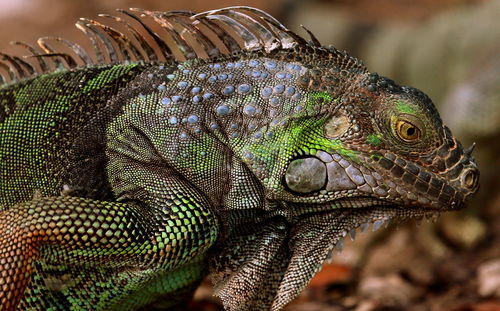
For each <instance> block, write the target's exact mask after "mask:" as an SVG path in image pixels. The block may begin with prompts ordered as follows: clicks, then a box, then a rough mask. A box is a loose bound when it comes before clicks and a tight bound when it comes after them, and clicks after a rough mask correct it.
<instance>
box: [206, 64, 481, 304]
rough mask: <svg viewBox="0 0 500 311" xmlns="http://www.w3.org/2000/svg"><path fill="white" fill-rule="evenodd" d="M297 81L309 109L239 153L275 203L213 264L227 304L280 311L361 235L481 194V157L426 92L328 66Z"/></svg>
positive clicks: (276, 122) (284, 117)
mask: <svg viewBox="0 0 500 311" xmlns="http://www.w3.org/2000/svg"><path fill="white" fill-rule="evenodd" d="M284 67H287V66H286V65H285V66H284ZM304 67H305V66H304ZM339 71H340V73H339ZM343 72H344V73H343ZM339 76H342V77H343V79H340V78H339ZM297 80H298V84H299V85H302V86H303V88H302V89H301V90H300V91H301V92H302V93H301V94H302V96H301V99H300V100H299V101H297V102H296V103H293V105H289V106H288V107H287V108H288V111H286V110H283V111H284V113H282V114H281V115H280V114H278V115H276V116H275V117H274V119H273V120H272V121H271V122H270V124H267V125H266V126H263V127H262V128H261V129H262V130H261V131H260V132H259V131H258V130H256V131H257V134H258V136H257V137H258V139H257V140H256V139H253V140H249V142H247V143H246V144H244V148H242V150H241V153H240V154H241V157H242V159H243V160H244V162H246V164H247V165H248V167H250V168H251V169H252V170H253V173H254V174H255V176H257V178H258V179H259V180H260V182H261V184H262V185H263V186H264V188H265V195H266V199H267V200H268V201H269V202H277V203H276V204H275V205H274V207H272V208H270V209H269V210H267V211H266V212H262V213H261V214H259V215H260V216H258V217H257V219H259V221H261V222H260V223H257V224H253V225H252V226H251V228H250V229H249V230H250V232H251V233H250V234H248V233H242V232H244V230H243V231H240V229H238V230H237V231H235V232H237V234H236V236H233V237H232V238H231V239H230V241H229V242H228V243H227V244H226V245H225V251H224V252H221V254H222V255H221V256H220V257H218V258H217V259H216V260H215V262H216V264H215V268H214V271H217V273H219V274H218V277H216V278H215V280H216V284H217V286H216V290H217V293H218V295H219V296H220V297H222V298H223V300H224V301H225V303H226V304H227V305H231V304H232V303H235V304H236V303H238V304H240V303H241V301H251V303H252V304H253V306H254V305H255V304H256V303H261V304H262V306H263V308H264V309H265V308H269V307H270V308H271V310H279V309H280V308H282V307H283V306H284V305H286V304H287V303H288V302H289V301H291V300H292V299H293V298H294V297H296V296H297V295H298V293H299V292H300V291H301V290H302V289H303V288H304V287H305V286H306V284H307V282H308V281H309V280H310V279H311V278H312V277H313V275H314V274H315V273H316V272H317V271H318V270H319V269H320V268H321V266H322V264H323V262H324V261H325V259H327V258H329V257H330V256H331V254H332V252H333V250H334V249H335V248H341V247H342V241H343V238H344V237H345V236H346V235H348V234H349V235H351V237H354V236H355V232H356V229H357V228H365V227H367V226H368V224H370V223H373V226H374V229H376V228H378V227H380V225H381V224H383V223H384V222H385V221H388V220H396V221H399V220H402V219H406V218H410V217H423V216H429V217H433V216H435V215H438V214H439V213H440V212H441V211H445V210H452V209H458V208H461V207H463V206H464V204H465V202H466V201H467V200H468V199H469V198H470V197H471V195H473V194H474V193H475V192H476V191H477V189H478V177H479V172H478V169H477V166H476V163H475V161H474V159H473V158H472V156H471V152H472V148H469V149H464V148H463V147H462V145H461V144H460V143H459V142H458V141H457V139H455V138H454V137H453V136H452V134H451V132H450V130H449V129H448V128H447V127H446V126H444V125H443V123H442V121H441V119H440V117H439V114H438V112H437V110H436V108H435V107H434V105H433V103H432V102H431V100H430V99H429V98H428V97H427V96H426V95H425V94H423V93H422V92H420V91H418V90H416V89H414V88H410V87H404V86H398V85H396V84H395V83H394V82H392V81H391V80H389V79H386V78H381V77H379V76H378V75H376V74H370V73H368V72H367V71H363V70H358V69H357V68H354V69H353V70H351V71H348V70H342V69H341V70H338V68H333V69H330V68H328V66H327V65H323V66H316V67H314V66H310V67H309V68H307V69H304V70H302V71H301V76H299V77H298V78H297ZM254 135H255V134H254ZM240 145H243V144H240ZM266 213H267V214H266ZM245 215H246V214H243V216H242V217H239V218H238V219H242V218H244V217H245ZM265 215H267V216H265ZM240 227H244V224H242V225H239V226H238V228H240ZM249 284H251V286H250V285H249ZM242 289H243V290H242ZM234 297H246V298H245V299H243V298H238V299H235V298H234Z"/></svg>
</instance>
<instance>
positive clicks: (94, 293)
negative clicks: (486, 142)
mask: <svg viewBox="0 0 500 311" xmlns="http://www.w3.org/2000/svg"><path fill="white" fill-rule="evenodd" d="M120 12H122V13H123V14H124V16H123V18H120V17H114V16H110V15H105V17H107V18H109V19H112V20H113V21H114V23H116V24H122V25H123V29H125V30H126V31H125V32H126V33H128V35H125V34H123V32H119V31H118V30H116V29H114V28H111V27H109V26H106V25H104V24H101V23H99V22H97V21H93V20H87V19H82V20H81V21H79V22H78V23H77V26H78V28H80V29H81V30H82V31H84V32H85V33H86V34H87V35H88V37H89V38H90V40H91V43H92V45H93V47H94V54H95V55H93V56H90V55H89V53H87V52H86V51H85V50H84V49H83V48H81V47H80V46H79V45H77V44H75V43H72V42H70V41H67V40H64V39H61V38H41V39H40V40H39V41H38V45H39V48H35V47H32V46H29V45H26V44H23V43H19V44H20V45H21V46H23V47H24V48H26V49H27V50H28V52H29V53H30V57H29V58H24V59H23V58H20V57H15V56H9V55H6V54H0V58H1V62H0V70H1V72H3V75H1V76H2V77H3V82H2V84H1V85H0V178H1V179H0V304H1V307H0V310H137V309H139V308H168V307H175V306H178V305H179V304H181V303H182V302H183V301H184V302H185V301H186V300H187V299H188V298H189V296H190V295H191V294H192V292H193V290H194V289H195V288H196V286H197V285H198V284H199V282H200V280H201V279H202V278H203V277H204V276H206V275H207V274H209V273H210V274H211V275H212V279H213V281H214V285H215V291H216V294H217V295H218V296H220V297H221V298H222V300H223V303H224V305H225V308H226V309H228V310H269V309H270V310H280V309H282V308H283V307H284V306H285V305H286V304H287V303H289V302H290V301H291V300H292V299H294V297H296V296H297V295H298V294H299V293H300V291H301V290H302V289H304V287H305V286H306V284H307V282H308V281H309V280H310V279H311V278H312V277H313V276H314V274H315V273H316V272H317V271H318V270H319V268H320V267H321V265H322V263H323V262H324V261H325V260H326V259H327V258H328V257H329V255H330V254H331V252H332V251H333V248H334V247H335V246H337V247H340V245H342V239H343V237H345V236H346V235H347V234H354V233H355V230H356V228H358V227H361V228H365V227H366V226H367V225H368V224H370V223H374V226H375V227H379V226H380V225H381V224H382V223H383V222H385V221H389V220H391V219H396V220H402V219H405V218H410V217H423V216H432V215H436V214H438V213H439V212H441V211H445V210H455V209H459V208H462V207H463V206H464V202H465V201H466V200H467V199H468V198H469V197H470V196H471V195H472V194H473V193H475V192H476V190H477V188H478V174H479V173H478V169H477V167H476V164H475V162H474V160H473V158H472V157H471V151H472V148H469V149H466V150H464V149H463V148H462V146H461V145H460V143H459V142H458V141H457V140H456V139H455V138H454V137H453V136H452V135H451V133H450V131H449V130H448V128H446V127H445V126H443V124H442V122H441V120H440V118H439V115H438V112H437V111H436V109H435V107H434V105H433V104H432V102H431V100H430V99H429V98H428V97H427V96H426V95H424V94H423V93H422V92H420V91H418V90H416V89H414V88H410V87H406V86H399V85H397V84H395V83H394V82H393V81H391V80H390V79H387V78H384V77H379V76H378V75H377V74H375V73H370V72H369V71H368V70H367V69H366V68H365V66H364V65H363V64H362V62H361V61H359V60H357V59H355V58H353V57H350V56H348V55H347V54H346V53H345V52H341V51H339V50H337V49H335V48H333V47H324V46H321V44H320V43H319V42H318V40H317V39H316V38H315V37H314V36H313V35H312V34H311V33H310V32H309V31H307V32H309V34H310V36H311V40H310V41H309V42H308V41H306V40H305V39H304V38H302V37H300V36H298V35H297V34H295V33H293V32H291V31H290V30H288V29H286V28H285V27H284V26H282V25H281V24H280V23H279V22H278V21H276V20H275V19H274V18H273V17H271V16H270V15H268V14H267V13H265V12H262V11H260V10H258V9H253V8H248V7H231V8H226V9H221V10H215V11H209V12H204V13H200V14H194V13H191V12H186V11H176V12H169V13H163V12H150V11H144V10H138V9H135V10H132V11H120ZM133 12H139V13H141V14H142V15H143V17H144V18H141V17H139V16H138V15H136V14H134V13H133ZM147 17H149V18H152V19H153V20H154V22H155V23H156V24H157V25H156V26H158V27H156V28H157V29H156V30H154V29H153V28H152V27H151V26H148V24H146V23H145V22H144V19H145V18H147ZM160 30H161V31H164V32H165V33H164V34H163V35H160V34H159V33H158V32H159V31H160ZM162 38H167V39H165V40H164V39H162ZM55 46H57V47H55Z"/></svg>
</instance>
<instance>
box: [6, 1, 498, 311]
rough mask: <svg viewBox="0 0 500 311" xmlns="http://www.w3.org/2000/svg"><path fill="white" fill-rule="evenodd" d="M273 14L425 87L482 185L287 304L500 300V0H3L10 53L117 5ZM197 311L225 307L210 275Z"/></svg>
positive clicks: (371, 244) (483, 304)
mask: <svg viewBox="0 0 500 311" xmlns="http://www.w3.org/2000/svg"><path fill="white" fill-rule="evenodd" d="M231 5H248V6H255V7H258V8H261V9H264V10H266V11H268V12H270V13H271V14H272V15H274V16H275V17H277V18H278V19H279V20H281V21H282V22H283V23H284V24H285V25H286V26H288V27H289V28H291V29H292V30H295V31H297V32H299V33H300V34H302V35H304V33H303V32H301V30H300V29H299V26H300V24H303V25H305V26H306V27H307V28H309V29H310V30H311V31H313V33H315V34H316V36H317V37H318V38H319V39H320V41H321V42H322V43H323V44H325V45H328V44H333V45H334V46H336V47H337V48H340V49H345V50H347V51H348V52H349V53H350V54H352V55H354V56H357V57H359V58H361V59H362V60H363V61H364V62H365V63H366V65H367V66H368V68H370V70H372V71H377V72H379V73H380V74H382V75H386V76H388V77H390V78H392V79H395V80H396V81H398V82H400V83H402V84H407V85H411V86H414V87H417V88H420V89H421V90H423V91H424V92H426V93H427V94H429V95H430V96H431V98H433V100H434V102H435V104H436V106H438V109H439V110H440V112H441V115H442V118H443V119H444V121H445V123H446V124H448V126H449V127H450V128H451V129H452V132H453V133H454V134H455V135H456V136H458V137H459V138H460V140H461V141H462V143H463V144H464V145H466V146H468V145H469V144H470V143H471V142H473V141H475V142H477V146H476V151H475V155H476V158H477V159H478V163H479V166H480V169H481V189H480V193H479V195H478V196H477V197H476V198H475V199H474V201H473V202H471V204H470V207H469V208H467V209H465V210H463V211H461V212H458V213H448V214H445V215H443V216H442V217H441V218H440V219H439V220H438V222H437V223H429V222H426V221H424V222H423V223H422V224H421V225H420V226H416V225H415V223H409V224H406V225H400V226H398V227H393V226H390V228H388V229H384V230H379V231H377V232H367V233H364V234H361V235H359V237H358V238H357V239H356V242H355V243H347V246H346V249H345V250H344V252H343V253H341V254H338V255H337V256H336V257H335V260H334V262H333V263H332V264H328V265H325V267H324V268H323V270H322V272H320V273H319V274H318V276H317V277H316V278H315V279H314V280H313V281H312V282H311V284H310V286H309V288H308V289H307V290H306V291H305V292H304V293H303V294H302V295H301V297H300V298H299V299H298V300H297V301H295V302H294V303H293V304H291V305H290V306H289V307H288V308H287V310H289V311H292V310H294V311H299V310H307V311H314V310H318V311H319V310H329V311H333V310H357V311H365V310H366V311H367V310H450V311H451V310H453V311H461V310H464V311H465V310H476V311H490V310H500V179H499V177H498V176H500V156H499V154H500V0H489V1H488V0H419V1H412V0H330V1H328V0H323V1H320V0H317V1H298V0H296V1H293V0H279V1H264V0H262V1H261V0H254V1H227V0H209V1H206V0H205V1H201V0H191V1H178V0H169V1H154V0H135V1H133V0H107V1H98V0H85V1H82V0H72V1H67V0H38V1H37V0H16V1H13V0H0V51H2V52H7V53H20V50H19V49H18V48H15V47H12V46H10V45H9V42H10V41H13V40H19V41H25V42H27V43H34V42H35V41H36V39H37V38H38V37H40V36H48V35H50V36H62V37H65V38H69V39H72V40H74V41H76V42H79V43H81V42H85V38H84V36H83V35H82V34H81V33H80V32H79V31H77V30H76V29H75V27H74V26H73V25H74V22H75V21H76V20H77V19H78V18H79V17H87V18H96V19H98V18H97V14H98V13H108V14H113V13H114V9H115V8H129V7H140V8H144V9H150V10H159V11H169V10H180V9H183V10H193V11H203V10H209V9H214V8H220V7H225V6H231ZM189 308H190V310H222V309H221V307H220V304H219V302H218V300H217V299H215V298H213V297H212V296H211V289H210V286H209V283H208V282H206V284H205V285H204V286H202V287H201V288H200V289H199V290H198V292H197V293H196V295H195V300H194V301H193V302H192V303H191V304H190V306H189Z"/></svg>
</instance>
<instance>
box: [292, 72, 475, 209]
mask: <svg viewBox="0 0 500 311" xmlns="http://www.w3.org/2000/svg"><path fill="white" fill-rule="evenodd" d="M358 81H359V82H357V83H356V84H354V86H351V87H350V88H349V89H348V90H347V92H346V94H347V95H345V96H344V97H343V98H342V99H341V100H339V99H333V95H331V94H328V93H323V94H321V93H315V94H314V95H313V97H317V98H323V100H329V101H330V107H328V108H329V109H330V110H329V111H328V112H326V113H324V115H322V114H319V116H318V117H316V120H319V121H316V120H311V119H309V120H306V121H304V123H306V124H310V127H309V128H307V129H305V130H304V131H305V132H304V135H303V137H302V140H301V143H300V144H301V146H300V147H298V148H297V149H299V150H301V151H302V152H296V153H295V154H294V155H293V156H291V157H290V160H289V162H288V167H287V168H286V171H285V173H284V179H283V183H284V189H286V191H287V192H288V193H291V194H293V195H294V196H295V197H293V198H291V200H292V201H302V202H303V201H310V202H312V201H314V200H316V202H325V201H328V200H329V199H330V200H333V201H337V202H336V203H335V204H336V207H344V206H346V207H348V206H349V205H351V206H356V205H358V206H357V207H362V206H371V205H391V206H397V207H400V208H405V207H419V208H423V209H430V210H436V211H440V210H449V209H457V208H460V207H463V206H464V203H465V202H466V201H467V199H468V198H470V196H471V195H472V194H474V193H475V192H476V191H477V189H478V177H479V172H478V169H477V165H476V163H475V161H474V159H473V158H472V156H471V152H472V148H473V147H471V148H469V149H464V148H463V147H462V145H461V144H460V142H459V141H458V140H457V139H456V138H454V137H453V136H452V134H451V132H450V130H449V129H448V128H447V127H446V126H444V125H443V124H442V121H441V119H440V117H439V114H438V112H437V110H436V108H435V107H434V105H433V103H432V102H431V100H430V99H429V98H428V97H427V96H426V95H425V94H424V93H422V92H421V91H419V90H417V89H414V88H410V87H404V86H398V85H396V84H394V83H393V82H392V81H391V80H389V79H386V78H380V77H378V75H376V74H367V75H365V77H364V78H362V79H359V80H358ZM328 108H326V109H328ZM326 109H325V110H326ZM319 111H321V108H320V109H319ZM299 123H300V122H299ZM304 146H305V147H304ZM311 146H313V148H311ZM304 150H305V152H304ZM346 197H347V199H344V198H346ZM339 198H340V199H341V200H340V201H339V200H338V199H339ZM288 199H290V197H288ZM355 201H357V202H358V203H357V204H356V203H354V204H353V202H355ZM343 202H344V203H343ZM346 204H347V205H346ZM359 205H360V206H359Z"/></svg>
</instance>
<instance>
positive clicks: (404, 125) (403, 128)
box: [396, 120, 422, 141]
mask: <svg viewBox="0 0 500 311" xmlns="http://www.w3.org/2000/svg"><path fill="white" fill-rule="evenodd" d="M396 133H397V134H398V136H399V138H401V139H402V140H405V141H416V140H418V139H420V137H421V135H422V134H421V132H420V129H419V128H418V127H416V126H415V125H413V124H411V123H410V122H408V121H405V120H397V121H396Z"/></svg>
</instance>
